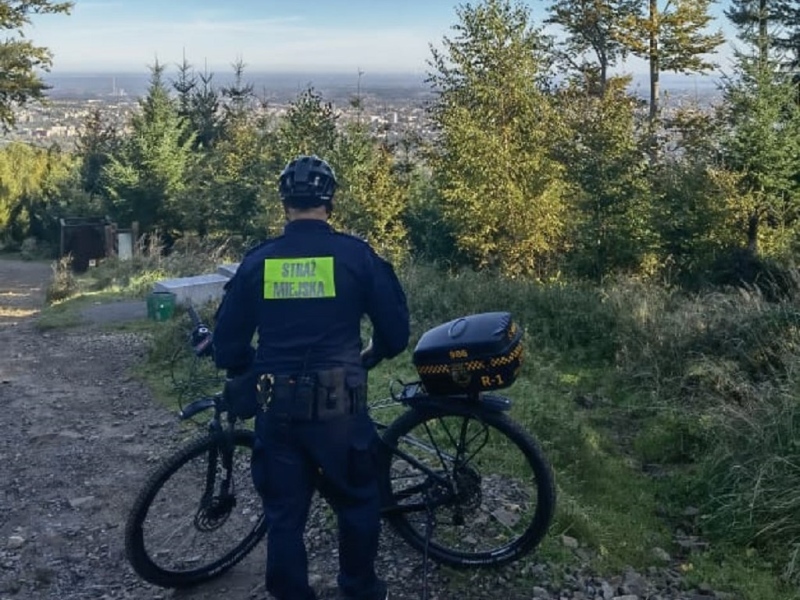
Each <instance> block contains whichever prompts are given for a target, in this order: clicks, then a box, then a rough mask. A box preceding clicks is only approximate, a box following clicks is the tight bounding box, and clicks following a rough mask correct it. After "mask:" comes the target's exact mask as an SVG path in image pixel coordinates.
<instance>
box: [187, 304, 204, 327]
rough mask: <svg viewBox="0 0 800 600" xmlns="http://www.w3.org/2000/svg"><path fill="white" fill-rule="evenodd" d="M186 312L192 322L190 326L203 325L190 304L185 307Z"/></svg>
mask: <svg viewBox="0 0 800 600" xmlns="http://www.w3.org/2000/svg"><path fill="white" fill-rule="evenodd" d="M186 312H188V313H189V318H190V319H191V320H192V325H194V326H195V327H197V326H198V325H202V324H203V322H202V321H201V320H200V315H198V314H197V311H196V310H195V309H194V306H192V303H191V302H189V303H188V304H187V305H186Z"/></svg>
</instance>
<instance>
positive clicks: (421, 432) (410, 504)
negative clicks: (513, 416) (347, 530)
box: [384, 408, 553, 566]
mask: <svg viewBox="0 0 800 600" xmlns="http://www.w3.org/2000/svg"><path fill="white" fill-rule="evenodd" d="M411 412H412V413H414V411H411ZM384 439H385V441H386V442H387V444H389V445H390V446H392V447H395V448H396V451H395V452H394V454H393V455H392V458H391V459H390V460H388V465H387V467H388V470H389V473H388V481H387V483H386V484H385V485H386V487H387V488H388V489H387V493H386V495H387V496H388V497H390V498H391V502H390V503H389V508H388V509H387V517H388V518H389V521H390V522H391V523H392V525H393V526H394V527H395V528H396V529H397V530H398V532H399V533H400V534H401V535H402V536H403V537H404V538H405V539H406V540H407V541H409V542H410V543H411V544H412V545H415V546H416V547H418V548H421V549H422V548H429V549H430V551H431V556H432V557H433V558H435V559H438V560H440V561H441V562H444V563H446V564H451V565H453V566H465V565H468V566H480V565H481V564H498V563H500V562H503V561H507V560H511V559H513V558H514V557H516V556H518V555H519V554H521V553H523V552H524V551H528V550H530V549H531V548H532V547H533V546H535V544H536V543H538V541H539V539H540V538H541V536H542V535H543V533H544V531H545V530H546V528H547V526H548V524H549V520H550V518H551V516H552V503H553V491H552V487H553V486H552V479H551V474H550V470H549V467H548V466H547V464H546V462H545V461H544V459H543V457H542V456H541V454H540V451H539V449H538V446H536V444H535V442H534V441H533V440H532V439H531V438H530V436H529V435H528V434H526V433H525V432H524V431H523V430H522V429H521V428H519V426H518V425H516V424H514V423H513V422H512V421H510V419H507V418H506V417H505V416H504V415H499V414H497V413H492V414H490V415H485V414H483V413H478V414H476V413H472V412H470V411H468V410H461V411H458V410H455V409H452V410H451V409H444V408H442V409H441V410H439V411H429V412H427V413H424V412H420V413H416V414H410V415H404V416H403V417H401V418H399V419H398V420H397V421H396V422H395V423H394V424H392V425H391V426H390V427H389V429H388V430H387V432H386V435H385V436H384ZM542 499H544V502H542V501H541V500H542ZM431 517H433V518H432V519H431ZM431 523H433V527H431Z"/></svg>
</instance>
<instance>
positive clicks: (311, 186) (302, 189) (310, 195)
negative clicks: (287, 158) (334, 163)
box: [278, 154, 336, 207]
mask: <svg viewBox="0 0 800 600" xmlns="http://www.w3.org/2000/svg"><path fill="white" fill-rule="evenodd" d="M278 190H279V192H280V195H281V200H283V201H284V202H287V203H288V204H291V205H295V206H300V207H313V206H321V205H322V204H327V203H330V201H331V200H332V199H333V194H334V193H335V192H336V175H335V174H334V172H333V169H332V168H331V166H330V165H329V164H328V163H327V162H325V161H324V160H322V159H321V158H320V157H318V156H316V155H313V154H312V155H311V156H305V155H303V156H298V157H297V158H295V159H294V160H293V161H292V162H290V163H289V164H288V165H286V167H285V168H284V169H283V172H282V173H281V176H280V180H279V181H278Z"/></svg>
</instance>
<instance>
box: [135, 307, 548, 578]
mask: <svg viewBox="0 0 800 600" xmlns="http://www.w3.org/2000/svg"><path fill="white" fill-rule="evenodd" d="M188 313H189V316H190V318H191V320H192V324H193V330H192V331H193V333H192V339H193V340H194V342H193V344H192V346H193V348H194V349H195V355H196V356H199V355H200V354H201V353H202V352H204V351H205V348H206V346H207V344H208V343H209V341H210V339H211V332H210V330H209V329H208V328H207V327H206V326H205V325H204V324H203V323H202V321H201V320H200V318H199V317H198V315H197V313H196V311H195V310H194V309H193V308H192V307H191V306H189V307H188ZM492 314H494V313H492ZM468 318H469V317H468ZM452 323H456V324H457V323H458V320H457V321H453V322H452ZM445 325H450V324H445ZM441 327H444V326H440V328H436V329H441ZM476 327H477V326H476ZM514 327H515V326H514ZM451 328H452V327H451ZM477 328H478V329H480V327H477ZM198 331H200V332H201V333H200V334H198ZM434 331H435V330H431V332H434ZM429 333H430V332H429ZM513 333H514V336H513V337H514V338H515V339H516V342H517V343H516V344H512V346H513V350H511V351H510V352H508V353H506V355H502V356H500V357H499V358H498V357H495V358H494V359H491V360H490V361H488V362H491V361H495V362H499V363H502V366H504V367H511V368H513V373H512V372H511V371H509V370H506V371H504V372H500V371H497V372H496V373H495V372H492V374H491V376H495V377H497V378H498V379H499V381H498V380H493V381H492V380H490V381H489V385H488V387H490V388H491V387H492V386H496V387H499V386H501V385H502V386H505V387H507V386H508V385H510V383H513V379H514V378H515V377H516V374H517V372H518V369H519V362H521V346H519V337H521V333H520V332H519V331H518V330H517V331H514V332H513ZM426 335H427V334H426ZM424 337H425V336H423V338H424ZM433 337H434V341H435V338H436V336H435V335H434V336H433ZM421 342H422V339H421V340H420V343H421ZM198 347H200V350H198ZM418 348H419V344H418ZM434 349H436V348H434ZM448 352H449V356H450V357H454V356H455V358H463V356H461V354H463V352H466V351H465V350H463V349H458V348H457V349H452V348H451V349H450V350H448ZM422 354H424V352H421V353H420V355H422ZM508 354H516V356H512V357H511V358H510V359H509V358H508ZM416 356H417V353H416V351H415V357H416ZM420 362H421V363H425V357H424V356H423V357H422V358H421V359H420ZM455 364H457V366H458V368H456V369H450V371H449V373H450V381H451V383H450V384H448V383H447V381H448V379H447V376H445V377H442V375H443V373H442V369H441V368H440V367H437V366H436V365H435V364H421V365H419V366H418V372H420V373H423V374H425V375H423V377H422V378H421V379H420V380H419V381H414V382H411V383H402V382H400V384H399V385H400V387H399V389H397V387H396V385H395V386H390V391H389V397H388V398H385V399H382V400H380V401H378V402H373V403H371V404H370V408H369V410H370V413H371V415H372V417H373V420H374V421H375V422H376V427H377V428H378V430H379V433H380V437H381V440H382V443H381V450H380V457H379V463H378V464H379V470H380V483H379V486H380V490H381V497H382V515H383V518H384V519H385V521H386V522H387V523H388V524H389V525H390V527H391V528H392V529H394V531H396V532H397V534H398V535H399V536H400V538H401V539H402V540H404V541H405V542H406V543H408V544H409V545H410V546H411V547H412V548H413V549H415V550H417V551H419V552H420V553H422V554H423V555H424V557H425V558H426V560H427V558H430V559H432V560H433V561H435V562H437V563H439V564H442V565H446V566H450V567H454V568H462V569H463V568H473V567H474V568H481V567H493V566H501V565H505V564H508V563H510V562H513V561H515V560H518V559H519V558H521V557H522V556H524V555H526V554H527V553H529V552H531V551H532V550H533V549H534V548H535V547H536V546H537V545H538V544H539V543H540V541H541V540H542V538H543V537H544V536H545V534H546V533H547V530H548V528H549V526H550V522H551V520H552V517H553V513H554V510H555V485H554V481H553V474H552V470H551V468H550V465H549V463H548V461H547V459H546V458H545V456H544V454H543V452H542V450H541V448H540V446H539V445H538V443H537V442H536V440H535V439H534V438H533V437H532V436H531V435H530V434H529V433H528V432H527V431H526V430H525V429H523V428H522V427H521V426H520V425H519V424H518V423H517V422H515V421H514V420H512V419H511V417H510V416H509V415H508V410H509V409H510V407H511V400H510V399H508V398H507V397H505V396H501V395H497V394H493V393H487V392H485V391H482V389H481V388H482V387H487V385H486V380H484V381H483V382H482V384H481V381H480V380H478V386H477V387H476V386H472V387H470V386H466V387H465V386H464V385H463V381H464V379H465V373H466V375H469V372H468V371H469V369H470V368H471V367H475V366H476V364H477V363H476V362H475V361H474V360H473V362H472V363H471V364H470V363H469V362H464V361H461V362H459V363H455ZM493 364H494V363H493ZM478 366H480V365H478ZM512 374H513V377H511V375H512ZM509 379H510V383H509ZM452 380H461V385H460V386H459V387H457V388H453V386H452ZM470 380H472V379H470ZM454 389H457V390H458V391H459V392H461V393H454V392H453V390H454ZM444 392H447V393H444ZM389 407H394V408H395V409H398V408H399V409H401V410H402V412H401V414H399V416H397V417H396V418H393V419H392V420H391V422H389V423H388V424H384V423H382V422H380V421H379V420H378V419H377V418H376V416H375V413H376V412H378V411H379V410H382V409H387V408H389ZM208 410H213V415H212V417H211V419H210V421H209V423H208V432H207V433H206V434H205V435H204V436H202V437H200V438H199V439H195V440H193V441H191V442H189V443H188V444H186V445H184V446H183V447H181V448H180V449H178V451H177V452H175V453H173V454H172V455H171V456H169V457H167V458H166V459H165V460H164V461H163V462H162V463H161V465H160V466H159V467H158V468H157V469H156V470H155V471H154V472H153V473H152V474H151V475H150V477H149V478H148V480H147V481H146V483H145V485H144V486H143V488H142V490H141V491H140V493H139V495H138V496H137V498H136V500H135V501H134V504H133V507H132V509H131V511H130V514H129V518H128V521H127V525H126V528H125V549H126V554H127V557H128V560H129V562H130V564H131V565H132V567H133V569H134V571H135V572H136V573H137V574H138V575H139V576H140V577H141V578H142V579H144V580H146V581H148V582H150V583H152V584H155V585H158V586H161V587H167V588H183V587H189V586H193V585H197V584H199V583H202V582H205V581H208V580H210V579H212V578H215V577H217V576H219V575H221V574H223V573H224V572H226V571H228V570H229V569H231V568H232V567H233V566H234V565H236V564H237V563H238V562H239V561H241V560H242V559H243V558H244V557H245V556H246V555H247V554H248V553H249V552H250V551H251V550H252V549H253V548H254V547H255V546H256V545H257V544H258V543H259V541H261V539H262V538H263V537H264V535H265V534H266V533H267V529H268V523H266V522H265V519H264V515H263V512H262V506H261V500H260V498H259V497H258V494H257V492H256V491H255V489H254V487H253V485H252V482H251V479H250V469H249V460H250V452H251V450H252V447H253V442H254V433H253V431H251V430H248V429H244V428H241V427H239V426H237V419H236V417H235V416H234V415H232V414H231V413H230V412H229V411H228V410H227V403H226V400H225V397H224V394H223V392H218V393H216V394H213V395H208V396H203V397H200V398H198V399H196V400H194V401H193V402H191V403H190V404H189V405H188V406H186V407H185V408H183V409H182V410H181V412H180V415H179V416H180V418H181V419H182V420H186V419H190V418H192V417H195V416H196V415H198V414H201V413H203V412H205V411H208ZM223 417H224V418H223ZM426 564H427V563H426Z"/></svg>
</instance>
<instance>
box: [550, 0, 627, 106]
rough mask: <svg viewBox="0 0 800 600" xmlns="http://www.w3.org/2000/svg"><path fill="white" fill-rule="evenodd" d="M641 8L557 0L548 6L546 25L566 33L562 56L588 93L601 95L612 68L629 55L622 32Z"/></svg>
mask: <svg viewBox="0 0 800 600" xmlns="http://www.w3.org/2000/svg"><path fill="white" fill-rule="evenodd" d="M638 5H639V0H554V1H553V3H552V4H551V5H550V6H549V8H548V11H549V13H550V17H549V18H548V19H547V22H548V23H552V24H555V25H559V26H560V27H561V28H563V30H564V32H565V33H566V37H565V39H564V41H563V42H561V43H560V47H561V51H560V52H559V56H560V57H561V59H562V61H563V62H566V63H567V64H568V65H569V66H570V67H571V68H572V69H574V70H576V71H578V72H579V73H580V74H581V75H582V76H583V77H584V79H585V82H584V86H585V87H586V88H587V89H588V90H589V91H596V92H597V93H599V94H601V95H602V94H603V93H604V92H605V89H606V85H607V82H608V78H609V69H610V68H612V67H613V66H615V65H616V64H617V62H618V61H619V60H620V59H621V58H624V57H625V55H626V54H627V48H626V46H625V45H623V44H622V43H621V42H620V34H619V31H620V27H621V24H622V23H623V22H624V21H625V19H627V18H630V17H631V16H633V15H635V14H636V10H637V8H638ZM591 55H594V58H593V59H592V56H591Z"/></svg>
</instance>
